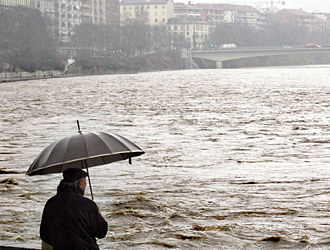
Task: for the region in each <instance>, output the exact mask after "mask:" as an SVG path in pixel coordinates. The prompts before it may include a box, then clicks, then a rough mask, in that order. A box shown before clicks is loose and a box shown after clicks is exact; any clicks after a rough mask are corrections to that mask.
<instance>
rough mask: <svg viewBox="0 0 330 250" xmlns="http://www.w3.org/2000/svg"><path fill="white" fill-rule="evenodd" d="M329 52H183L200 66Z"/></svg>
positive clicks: (303, 49) (271, 50) (224, 50)
mask: <svg viewBox="0 0 330 250" xmlns="http://www.w3.org/2000/svg"><path fill="white" fill-rule="evenodd" d="M315 53H319V54H324V53H329V58H330V48H235V49H219V50H200V51H198V50H196V51H191V52H190V53H189V52H186V53H183V58H186V59H189V58H190V57H191V59H192V60H193V61H194V62H195V63H196V64H197V66H198V67H199V68H222V63H223V62H225V61H230V60H235V59H243V58H253V57H263V56H279V55H299V54H300V55H301V54H315Z"/></svg>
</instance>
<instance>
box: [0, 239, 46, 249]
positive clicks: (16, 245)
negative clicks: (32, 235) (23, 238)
mask: <svg viewBox="0 0 330 250" xmlns="http://www.w3.org/2000/svg"><path fill="white" fill-rule="evenodd" d="M14 249H17V250H37V249H41V243H40V245H39V244H37V243H27V242H15V241H3V240H1V241H0V250H14Z"/></svg>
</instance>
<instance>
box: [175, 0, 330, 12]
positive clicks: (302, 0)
mask: <svg viewBox="0 0 330 250" xmlns="http://www.w3.org/2000/svg"><path fill="white" fill-rule="evenodd" d="M188 1H189V0H174V2H185V3H188ZM190 1H191V2H192V3H193V4H196V3H228V4H246V5H251V6H254V7H259V6H265V7H266V6H267V3H268V6H270V3H271V0H190ZM282 1H285V5H282V4H280V2H282ZM273 2H274V8H275V7H276V8H278V9H283V8H286V9H300V8H301V9H303V10H305V11H307V12H312V11H318V12H327V13H330V0H273Z"/></svg>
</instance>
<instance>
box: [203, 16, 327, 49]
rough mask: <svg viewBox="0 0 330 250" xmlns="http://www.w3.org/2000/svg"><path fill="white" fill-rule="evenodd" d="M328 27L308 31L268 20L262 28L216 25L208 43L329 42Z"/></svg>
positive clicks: (234, 24) (259, 44)
mask: <svg viewBox="0 0 330 250" xmlns="http://www.w3.org/2000/svg"><path fill="white" fill-rule="evenodd" d="M329 39H330V29H329V28H326V27H324V28H323V29H322V30H318V31H309V30H307V29H306V27H303V26H300V25H298V24H296V23H290V24H282V23H279V22H277V21H269V22H268V23H266V24H265V26H264V27H263V28H258V29H257V28H253V27H251V26H249V25H242V24H239V23H226V24H220V25H217V26H216V28H215V30H214V31H213V32H212V33H211V35H210V39H209V41H208V45H209V46H210V45H211V44H212V45H221V44H229V43H235V44H236V45H237V46H240V47H255V46H285V45H289V46H303V45H304V44H305V43H306V42H312V43H317V44H319V45H325V44H329Z"/></svg>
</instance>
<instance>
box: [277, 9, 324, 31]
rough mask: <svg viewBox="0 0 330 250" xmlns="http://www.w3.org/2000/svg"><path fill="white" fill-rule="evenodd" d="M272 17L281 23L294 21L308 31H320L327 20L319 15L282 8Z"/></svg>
mask: <svg viewBox="0 0 330 250" xmlns="http://www.w3.org/2000/svg"><path fill="white" fill-rule="evenodd" d="M274 19H275V20H276V21H278V22H279V23H282V24H288V23H295V24H297V25H299V26H302V27H305V28H307V29H308V30H309V31H322V29H323V28H324V26H325V25H326V24H327V21H325V20H323V19H321V18H320V17H318V16H316V15H313V14H311V13H308V12H306V11H303V10H297V9H283V10H280V11H279V12H277V13H275V15H274Z"/></svg>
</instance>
